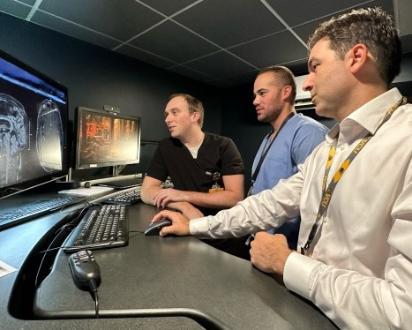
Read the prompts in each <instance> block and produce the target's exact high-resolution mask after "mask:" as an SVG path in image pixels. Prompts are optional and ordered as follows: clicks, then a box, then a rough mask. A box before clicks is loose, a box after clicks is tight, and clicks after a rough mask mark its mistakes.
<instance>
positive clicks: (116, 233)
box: [63, 204, 129, 253]
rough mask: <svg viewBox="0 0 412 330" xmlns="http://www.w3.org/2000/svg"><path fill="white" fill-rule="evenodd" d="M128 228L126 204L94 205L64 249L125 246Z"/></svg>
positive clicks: (69, 250) (66, 250)
mask: <svg viewBox="0 0 412 330" xmlns="http://www.w3.org/2000/svg"><path fill="white" fill-rule="evenodd" d="M128 228H129V226H128V219H127V217H126V205H120V204H104V205H97V206H92V207H90V208H89V209H88V210H87V212H86V214H85V215H84V216H83V218H82V219H81V220H80V223H79V224H78V226H77V227H76V228H75V229H74V231H73V232H72V234H71V235H70V236H69V239H68V240H67V243H65V244H64V245H63V251H65V252H67V253H71V252H75V251H78V250H82V249H90V250H94V249H106V248H111V247H118V246H125V245H127V244H128V242H129V232H128V231H129V229H128Z"/></svg>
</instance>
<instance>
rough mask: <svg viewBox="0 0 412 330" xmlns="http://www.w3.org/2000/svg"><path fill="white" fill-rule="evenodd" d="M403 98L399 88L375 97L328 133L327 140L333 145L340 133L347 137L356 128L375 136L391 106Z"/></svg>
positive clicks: (347, 138)
mask: <svg viewBox="0 0 412 330" xmlns="http://www.w3.org/2000/svg"><path fill="white" fill-rule="evenodd" d="M401 98H402V95H401V93H400V92H399V90H398V89H397V88H392V89H391V90H389V91H387V92H385V93H383V94H381V95H379V96H377V97H375V98H374V99H372V100H371V101H369V102H367V103H365V104H364V105H362V106H361V107H360V108H358V109H356V110H355V111H354V112H352V113H351V114H350V115H349V116H348V117H346V118H344V119H343V120H342V121H341V122H340V123H337V124H336V125H335V126H334V127H333V128H332V129H331V130H330V131H329V132H328V134H327V136H326V140H327V141H328V142H330V143H331V142H332V140H333V139H336V137H337V136H338V135H339V133H342V134H343V135H345V133H347V132H346V131H353V127H354V126H357V127H358V128H362V129H363V130H366V131H368V132H369V133H372V134H375V132H376V130H377V129H378V127H379V124H380V123H381V121H382V119H383V117H384V115H385V113H386V112H387V111H388V110H389V108H390V107H391V106H393V105H394V104H396V102H399V100H400V99H401ZM348 127H352V129H349V130H348V129H347V128H348ZM355 131H358V130H355ZM357 133H359V132H357ZM356 135H357V134H356ZM349 138H350V137H349V136H347V137H346V140H349Z"/></svg>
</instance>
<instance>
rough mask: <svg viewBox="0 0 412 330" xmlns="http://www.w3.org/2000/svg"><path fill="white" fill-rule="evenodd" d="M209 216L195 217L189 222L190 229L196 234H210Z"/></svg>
mask: <svg viewBox="0 0 412 330" xmlns="http://www.w3.org/2000/svg"><path fill="white" fill-rule="evenodd" d="M208 218H209V216H208V217H203V218H199V219H193V220H190V222H189V231H190V234H191V235H195V236H209V219H208Z"/></svg>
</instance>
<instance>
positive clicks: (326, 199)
mask: <svg viewBox="0 0 412 330" xmlns="http://www.w3.org/2000/svg"><path fill="white" fill-rule="evenodd" d="M406 101H407V100H406V98H403V97H402V98H401V99H400V100H399V101H398V102H396V104H394V105H393V106H392V107H391V108H390V109H389V110H388V111H387V112H386V114H385V117H384V118H383V120H382V122H381V123H380V124H379V126H378V127H377V129H376V130H375V134H376V132H377V131H378V129H379V128H381V126H382V125H383V124H384V123H386V122H387V121H388V120H389V119H390V118H391V116H392V114H393V113H394V112H395V110H396V109H397V108H398V107H399V106H401V105H403V104H405V103H406ZM372 136H373V134H372V133H368V134H367V135H366V136H365V137H364V138H362V140H360V142H359V143H358V144H357V145H356V147H355V148H354V149H353V150H352V152H351V153H350V154H349V156H348V157H347V158H346V159H345V160H344V161H343V162H342V164H341V165H340V166H339V168H338V170H337V171H336V172H335V174H334V175H333V178H332V180H331V181H330V182H329V185H328V186H327V180H328V176H329V171H330V168H331V167H332V162H333V158H334V157H335V154H336V141H335V143H334V144H332V145H331V147H330V149H329V155H328V159H327V160H326V165H325V173H324V175H323V181H322V198H321V200H320V203H319V209H318V214H317V215H316V220H315V223H314V224H313V226H312V228H311V230H310V233H309V236H308V239H307V241H306V243H305V245H304V246H303V247H301V252H302V254H306V253H307V252H308V251H309V248H310V245H311V244H312V241H313V239H314V238H315V236H316V233H317V232H318V228H319V227H320V225H321V224H322V223H323V220H322V219H323V215H324V214H325V213H326V210H327V209H328V207H329V203H330V200H331V198H332V194H333V192H334V191H335V188H336V186H337V184H338V183H339V181H340V179H341V178H342V176H343V174H344V173H345V172H346V170H347V169H348V168H349V166H350V164H351V163H352V161H353V159H354V158H355V157H356V156H357V155H358V154H359V153H360V151H361V150H362V149H363V147H364V146H365V145H366V144H367V143H368V142H369V140H370V139H371V138H372ZM326 186H327V187H326Z"/></svg>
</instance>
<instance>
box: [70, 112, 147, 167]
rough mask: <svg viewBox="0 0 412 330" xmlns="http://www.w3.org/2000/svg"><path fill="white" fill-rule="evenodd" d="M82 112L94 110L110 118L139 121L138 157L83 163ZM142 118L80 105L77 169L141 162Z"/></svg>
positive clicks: (77, 116) (77, 124)
mask: <svg viewBox="0 0 412 330" xmlns="http://www.w3.org/2000/svg"><path fill="white" fill-rule="evenodd" d="M82 112H92V113H96V114H98V115H101V116H106V117H110V118H118V119H125V120H133V121H136V122H137V127H138V131H137V147H138V150H137V151H138V152H137V159H134V160H128V161H123V162H119V161H113V162H102V163H98V164H96V163H93V164H90V163H89V164H84V163H83V164H81V163H80V138H79V137H80V130H81V127H80V118H81V113H82ZM141 131H142V130H141V118H140V117H139V116H129V115H121V114H117V113H112V112H108V111H104V110H99V109H93V108H89V107H84V106H79V107H77V109H76V135H75V137H76V152H75V169H76V170H84V169H97V168H102V167H114V166H124V165H130V164H139V162H140V153H141Z"/></svg>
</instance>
